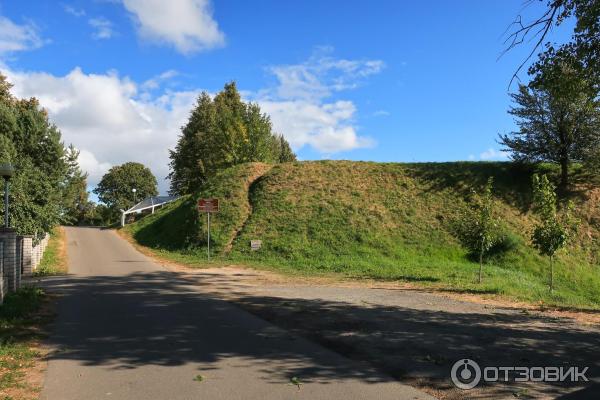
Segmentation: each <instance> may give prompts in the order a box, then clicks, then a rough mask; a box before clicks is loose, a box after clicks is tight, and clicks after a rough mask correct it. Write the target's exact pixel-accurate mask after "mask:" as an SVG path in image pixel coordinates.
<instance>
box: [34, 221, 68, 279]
mask: <svg viewBox="0 0 600 400" xmlns="http://www.w3.org/2000/svg"><path fill="white" fill-rule="evenodd" d="M66 240H67V239H66V235H65V230H64V228H63V227H62V226H58V227H56V228H54V230H53V231H52V232H50V240H49V241H48V246H47V247H46V251H44V255H43V256H42V259H41V261H40V265H38V267H37V269H36V270H35V272H34V275H35V276H49V275H64V274H66V273H67V270H68V267H67V250H66Z"/></svg>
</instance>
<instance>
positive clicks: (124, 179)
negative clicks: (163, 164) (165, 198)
mask: <svg viewBox="0 0 600 400" xmlns="http://www.w3.org/2000/svg"><path fill="white" fill-rule="evenodd" d="M156 185H157V184H156V178H155V177H154V175H152V171H150V169H148V168H146V167H145V166H144V165H143V164H140V163H137V162H127V163H125V164H122V165H118V166H116V167H112V168H111V169H110V170H109V171H108V172H107V173H106V174H104V176H103V177H102V179H101V180H100V183H98V186H97V187H96V188H95V189H94V193H95V194H97V195H98V199H99V200H100V201H101V202H102V203H104V204H105V205H106V206H107V207H108V208H109V209H110V210H111V218H115V217H116V216H118V214H119V211H120V210H127V209H129V208H131V207H132V206H133V205H134V204H135V201H136V200H137V201H141V200H143V199H144V198H146V197H148V196H156V195H157V194H158V190H157V186H156ZM133 189H136V192H135V193H134V192H133Z"/></svg>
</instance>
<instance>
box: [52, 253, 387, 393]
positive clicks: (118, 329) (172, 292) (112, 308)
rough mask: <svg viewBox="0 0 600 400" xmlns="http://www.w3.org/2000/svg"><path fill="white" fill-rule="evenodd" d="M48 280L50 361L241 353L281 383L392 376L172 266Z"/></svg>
mask: <svg viewBox="0 0 600 400" xmlns="http://www.w3.org/2000/svg"><path fill="white" fill-rule="evenodd" d="M129 262H130V261H128V260H119V261H117V263H124V264H126V263H129ZM43 286H44V287H45V289H46V290H48V291H50V292H52V293H55V294H57V295H58V298H59V300H58V304H57V314H58V317H57V319H56V321H55V322H54V323H53V324H52V325H51V327H50V331H51V334H50V336H49V337H48V339H47V344H48V346H49V348H50V349H53V351H52V352H51V353H50V355H49V360H77V361H78V362H79V363H81V364H82V365H86V366H103V367H104V368H109V369H116V370H128V369H133V368H137V367H140V366H146V365H159V366H180V365H184V364H188V363H198V364H201V365H203V367H202V371H207V370H210V369H211V366H212V368H218V367H217V364H218V363H219V362H220V361H223V360H228V359H231V358H235V360H236V362H241V363H242V364H245V365H247V366H248V367H254V368H256V367H257V366H258V367H259V369H260V371H261V372H262V373H263V374H264V376H265V377H267V378H266V380H267V382H271V383H277V384H281V383H282V382H284V383H289V381H290V379H291V378H292V377H301V379H302V382H306V383H319V384H329V383H331V382H332V381H333V380H337V381H339V380H345V379H359V380H360V381H363V382H367V383H379V382H390V381H394V379H393V378H392V377H389V376H386V375H385V374H382V373H381V372H380V371H378V370H377V369H376V368H374V367H371V366H369V365H366V364H365V365H363V364H357V363H347V362H344V359H343V358H340V356H339V355H338V354H335V353H334V352H331V351H329V350H325V349H322V348H320V347H317V349H318V350H317V351H314V349H315V347H314V346H313V345H311V344H310V342H308V341H306V340H304V339H302V338H299V337H296V336H293V335H290V334H289V333H288V332H285V331H283V330H281V329H279V328H276V327H274V326H273V325H271V324H267V323H265V322H264V321H263V320H262V319H259V318H256V317H255V316H253V315H251V314H250V313H247V312H244V311H242V310H240V309H239V308H238V307H236V306H234V305H232V304H231V303H228V302H226V301H224V300H220V299H217V298H215V297H214V296H211V295H210V294H203V293H201V292H199V291H198V290H197V287H194V286H193V285H191V284H190V281H189V280H186V279H183V278H180V277H179V276H178V275H177V274H175V273H172V272H168V271H158V272H143V273H133V274H130V275H126V276H93V277H76V276H67V277H54V278H52V279H50V280H47V281H45V282H43ZM240 360H241V361H240ZM346 361H347V360H346Z"/></svg>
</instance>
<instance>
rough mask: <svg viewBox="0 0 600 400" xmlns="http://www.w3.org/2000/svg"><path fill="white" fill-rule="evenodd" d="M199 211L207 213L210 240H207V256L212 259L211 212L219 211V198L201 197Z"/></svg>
mask: <svg viewBox="0 0 600 400" xmlns="http://www.w3.org/2000/svg"><path fill="white" fill-rule="evenodd" d="M198 211H199V212H203V213H206V218H207V220H208V224H207V228H208V240H207V244H208V246H207V251H206V253H207V256H208V260H209V261H210V214H211V213H217V212H219V199H199V200H198Z"/></svg>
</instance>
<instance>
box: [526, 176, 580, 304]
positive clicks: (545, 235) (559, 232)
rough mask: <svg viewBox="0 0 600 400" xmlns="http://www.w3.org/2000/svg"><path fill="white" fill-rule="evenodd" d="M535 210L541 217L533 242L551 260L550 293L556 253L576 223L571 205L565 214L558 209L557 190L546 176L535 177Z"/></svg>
mask: <svg viewBox="0 0 600 400" xmlns="http://www.w3.org/2000/svg"><path fill="white" fill-rule="evenodd" d="M533 203H534V210H535V212H536V214H537V215H538V216H539V222H538V223H537V224H536V226H535V228H534V230H533V233H532V236H531V241H532V243H533V246H534V247H535V248H536V249H537V250H538V251H539V253H540V254H541V255H543V256H548V257H549V258H550V282H549V287H550V291H551V292H552V291H553V290H554V258H555V256H556V253H557V252H558V251H559V250H560V249H562V248H564V247H565V246H566V245H567V243H568V241H569V236H570V232H571V230H572V229H573V228H574V226H575V223H574V220H573V219H572V217H571V208H572V205H571V204H567V206H566V207H565V210H564V212H562V213H559V212H558V209H557V196H556V188H555V187H554V185H553V184H552V183H551V182H550V181H549V180H548V177H547V176H546V175H542V176H541V177H540V176H539V175H537V174H536V175H534V176H533Z"/></svg>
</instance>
